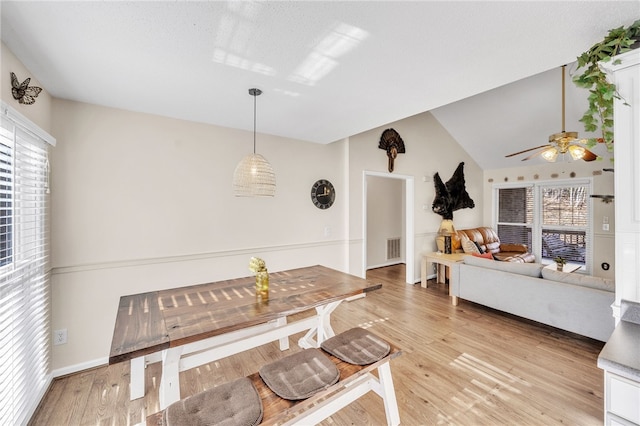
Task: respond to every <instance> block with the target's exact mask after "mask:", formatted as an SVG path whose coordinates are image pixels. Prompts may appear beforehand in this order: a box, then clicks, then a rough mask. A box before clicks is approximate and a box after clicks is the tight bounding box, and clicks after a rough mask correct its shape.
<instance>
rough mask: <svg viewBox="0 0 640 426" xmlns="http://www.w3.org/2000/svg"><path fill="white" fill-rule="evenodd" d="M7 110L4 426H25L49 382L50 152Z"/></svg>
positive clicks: (1, 254) (0, 231) (2, 192)
mask: <svg viewBox="0 0 640 426" xmlns="http://www.w3.org/2000/svg"><path fill="white" fill-rule="evenodd" d="M15 117H16V116H15V115H13V116H11V114H9V113H8V112H7V108H6V107H5V106H4V105H3V108H2V115H1V119H0V121H1V123H0V424H2V425H5V424H6V425H21V424H26V423H27V422H28V421H29V419H30V417H31V416H32V415H33V413H34V411H35V409H36V408H37V406H38V403H39V402H40V399H41V398H42V396H43V395H44V392H45V391H46V390H47V388H48V386H49V384H50V382H51V374H50V371H49V370H50V367H49V359H50V350H51V349H50V344H51V343H50V342H51V338H50V336H51V332H50V279H49V278H50V266H49V230H48V224H49V220H48V210H49V209H48V195H47V193H48V160H47V158H48V156H47V154H48V144H47V143H45V142H44V140H43V139H42V138H40V137H39V136H38V135H37V133H38V132H42V131H41V130H39V129H36V131H35V132H34V131H30V128H32V127H33V124H32V123H30V122H28V120H27V121H26V122H25V121H24V120H23V121H22V122H21V120H20V119H16V118H15Z"/></svg>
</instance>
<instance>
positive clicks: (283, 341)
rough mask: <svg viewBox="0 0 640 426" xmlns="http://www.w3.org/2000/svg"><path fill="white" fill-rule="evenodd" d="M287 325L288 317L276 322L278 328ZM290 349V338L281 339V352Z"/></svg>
mask: <svg viewBox="0 0 640 426" xmlns="http://www.w3.org/2000/svg"><path fill="white" fill-rule="evenodd" d="M283 325H287V317H281V318H278V319H277V320H276V327H280V326H283ZM287 349H289V336H285V337H282V338H280V350H281V351H286V350H287Z"/></svg>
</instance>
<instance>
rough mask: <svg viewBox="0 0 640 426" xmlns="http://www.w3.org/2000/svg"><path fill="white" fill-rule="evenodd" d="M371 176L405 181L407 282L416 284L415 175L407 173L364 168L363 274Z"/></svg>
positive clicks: (365, 271) (364, 271) (365, 257)
mask: <svg viewBox="0 0 640 426" xmlns="http://www.w3.org/2000/svg"><path fill="white" fill-rule="evenodd" d="M369 176H375V177H382V178H389V179H400V180H403V181H404V184H405V185H404V190H405V197H404V198H405V209H404V210H405V217H404V221H405V226H404V228H405V235H404V242H405V249H404V253H405V265H406V267H405V282H406V283H407V284H412V285H413V284H415V282H416V281H415V278H414V272H415V271H414V265H415V242H414V240H415V232H414V228H415V224H414V204H415V202H414V198H415V192H414V186H415V185H414V177H413V176H407V175H397V174H396V175H394V174H392V173H386V172H373V171H368V170H364V171H363V172H362V276H363V277H365V276H366V274H367V178H368V177H369Z"/></svg>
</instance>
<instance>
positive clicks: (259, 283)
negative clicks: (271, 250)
mask: <svg viewBox="0 0 640 426" xmlns="http://www.w3.org/2000/svg"><path fill="white" fill-rule="evenodd" d="M249 270H250V271H251V272H253V273H255V274H256V296H258V297H261V298H263V299H268V298H269V272H268V271H267V264H266V263H265V262H264V260H262V259H260V258H259V257H252V258H251V261H250V262H249Z"/></svg>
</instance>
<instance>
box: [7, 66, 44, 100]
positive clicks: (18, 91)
mask: <svg viewBox="0 0 640 426" xmlns="http://www.w3.org/2000/svg"><path fill="white" fill-rule="evenodd" d="M30 81H31V77H29V78H27V79H26V80H25V81H23V82H22V83H20V80H18V77H16V75H15V74H14V73H11V94H12V95H13V99H15V100H16V101H18V102H20V103H21V104H25V105H31V104H33V103H35V101H36V98H37V97H38V95H39V94H40V92H42V88H40V87H38V86H29V82H30Z"/></svg>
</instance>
